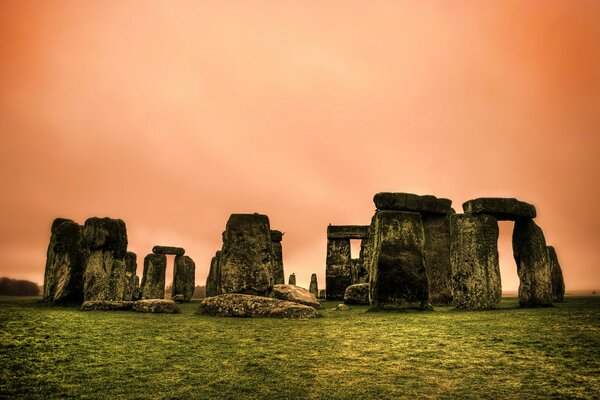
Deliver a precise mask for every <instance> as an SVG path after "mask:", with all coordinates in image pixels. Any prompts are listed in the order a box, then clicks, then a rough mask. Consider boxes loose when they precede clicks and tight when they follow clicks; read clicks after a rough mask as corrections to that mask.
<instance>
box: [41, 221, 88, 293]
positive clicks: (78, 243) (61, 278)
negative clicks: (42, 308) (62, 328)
mask: <svg viewBox="0 0 600 400" xmlns="http://www.w3.org/2000/svg"><path fill="white" fill-rule="evenodd" d="M85 259H86V251H85V250H84V248H83V227H82V226H81V225H78V224H77V223H75V222H73V221H71V220H68V219H64V218H57V219H55V220H54V222H53V223H52V228H51V235H50V244H49V245H48V252H47V258H46V270H45V274H44V293H43V297H44V301H47V302H54V303H57V304H79V303H81V302H82V301H83V272H84V269H85Z"/></svg>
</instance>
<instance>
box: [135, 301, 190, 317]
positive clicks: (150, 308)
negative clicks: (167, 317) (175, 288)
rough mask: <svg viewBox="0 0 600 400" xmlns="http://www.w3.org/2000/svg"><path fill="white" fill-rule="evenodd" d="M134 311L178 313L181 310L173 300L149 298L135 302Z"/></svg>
mask: <svg viewBox="0 0 600 400" xmlns="http://www.w3.org/2000/svg"><path fill="white" fill-rule="evenodd" d="M133 311H137V312H143V313H154V314H177V313H179V312H181V311H180V310H179V308H177V305H175V302H174V301H173V300H162V299H148V300H140V301H135V302H133Z"/></svg>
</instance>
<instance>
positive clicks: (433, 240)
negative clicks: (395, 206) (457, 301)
mask: <svg viewBox="0 0 600 400" xmlns="http://www.w3.org/2000/svg"><path fill="white" fill-rule="evenodd" d="M421 218H422V220H423V231H424V233H425V245H424V248H423V251H424V253H425V269H426V270H427V277H428V278H429V300H430V302H431V304H433V305H434V306H449V305H451V304H452V283H451V280H452V267H451V265H450V216H449V215H442V214H422V215H421Z"/></svg>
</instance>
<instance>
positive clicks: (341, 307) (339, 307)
mask: <svg viewBox="0 0 600 400" xmlns="http://www.w3.org/2000/svg"><path fill="white" fill-rule="evenodd" d="M333 310H334V311H350V307H348V306H347V305H345V304H338V305H337V306H336V307H335V308H334V309H333Z"/></svg>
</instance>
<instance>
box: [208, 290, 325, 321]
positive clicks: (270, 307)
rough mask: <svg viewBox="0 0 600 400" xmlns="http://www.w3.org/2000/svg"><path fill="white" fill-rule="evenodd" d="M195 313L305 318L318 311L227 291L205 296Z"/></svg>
mask: <svg viewBox="0 0 600 400" xmlns="http://www.w3.org/2000/svg"><path fill="white" fill-rule="evenodd" d="M196 314H200V315H212V316H219V317H245V318H256V317H261V318H263V317H266V318H294V319H306V318H313V317H316V316H317V314H318V312H317V310H315V309H314V308H313V307H309V306H305V305H303V304H298V303H292V302H291V301H285V300H279V299H274V298H270V297H261V296H252V295H247V294H236V293H227V294H221V295H219V296H214V297H207V298H205V299H204V300H203V301H202V303H200V307H198V311H197V312H196Z"/></svg>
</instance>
